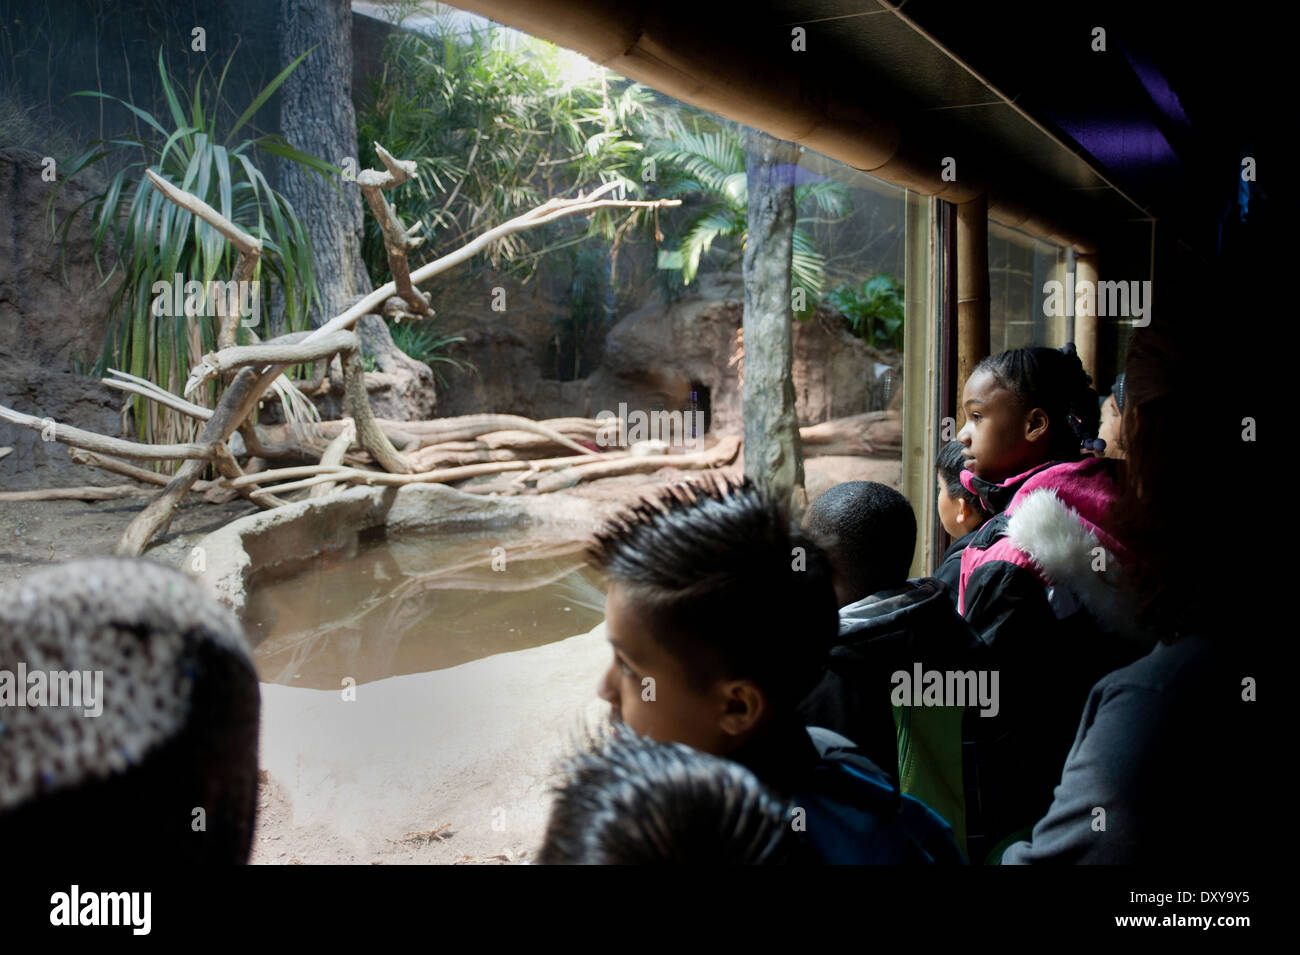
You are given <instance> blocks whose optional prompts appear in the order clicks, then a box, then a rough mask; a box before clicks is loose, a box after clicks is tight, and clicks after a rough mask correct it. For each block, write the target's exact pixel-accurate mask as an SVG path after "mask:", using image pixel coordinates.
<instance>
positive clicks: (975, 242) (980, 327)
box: [957, 196, 989, 407]
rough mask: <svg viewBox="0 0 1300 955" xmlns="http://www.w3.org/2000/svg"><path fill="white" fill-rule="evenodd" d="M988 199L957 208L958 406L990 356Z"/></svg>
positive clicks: (975, 200)
mask: <svg viewBox="0 0 1300 955" xmlns="http://www.w3.org/2000/svg"><path fill="white" fill-rule="evenodd" d="M988 225H989V219H988V198H987V197H986V196H979V197H977V198H975V199H972V200H970V201H969V202H962V203H959V204H958V205H957V404H958V407H960V406H961V402H962V394H963V392H964V390H965V388H966V381H967V379H968V378H970V375H971V372H972V371H974V370H975V366H976V365H978V364H979V363H980V362H981V361H983V360H984V358H985V357H986V356H987V355H988V354H989V236H988Z"/></svg>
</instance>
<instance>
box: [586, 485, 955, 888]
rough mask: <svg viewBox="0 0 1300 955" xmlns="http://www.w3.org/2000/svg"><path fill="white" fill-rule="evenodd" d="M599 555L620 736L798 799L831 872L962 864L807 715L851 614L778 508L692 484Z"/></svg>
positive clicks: (911, 803)
mask: <svg viewBox="0 0 1300 955" xmlns="http://www.w3.org/2000/svg"><path fill="white" fill-rule="evenodd" d="M592 556H593V558H594V560H595V563H596V564H597V565H598V566H600V567H601V568H602V569H603V570H604V572H605V575H606V577H607V579H608V581H609V591H608V594H607V596H606V601H605V626H606V633H607V636H608V639H609V642H610V645H611V647H612V648H613V660H612V661H611V664H610V667H609V670H608V671H607V672H606V674H605V676H604V678H603V679H602V680H601V684H600V688H599V695H600V697H601V699H603V700H605V701H606V702H608V703H609V704H610V707H611V714H610V715H611V718H612V720H613V721H614V722H615V723H616V724H625V725H626V726H627V727H629V728H631V729H632V730H634V731H635V732H637V733H639V734H641V735H643V736H648V737H650V738H652V739H654V740H657V741H660V742H680V743H685V744H687V745H689V746H692V747H694V748H695V749H698V750H700V751H702V752H705V753H711V754H713V755H715V756H723V757H726V758H728V759H731V760H733V761H735V762H738V763H740V764H741V765H743V766H745V767H747V768H748V769H750V770H751V771H752V772H753V773H754V774H755V775H756V776H757V777H758V778H759V779H760V780H761V781H762V782H763V783H764V784H766V785H767V786H769V787H771V788H772V789H773V790H775V791H776V792H777V793H778V794H779V795H781V796H782V797H787V798H791V799H794V800H795V801H796V802H797V803H798V806H799V807H800V809H801V811H802V814H801V815H799V816H798V817H797V818H796V819H795V820H794V822H795V824H796V825H801V824H802V825H806V830H807V837H808V838H809V839H810V840H811V842H812V844H813V845H814V846H815V849H816V851H817V853H818V854H819V855H820V857H821V858H822V859H824V860H825V861H835V862H883V863H889V862H905V861H918V862H931V861H936V860H937V859H943V860H945V861H955V860H959V859H960V856H959V854H958V853H957V850H956V848H955V846H953V844H952V835H951V831H950V830H949V829H948V827H947V826H946V824H944V823H943V821H942V820H941V819H939V817H937V816H935V815H934V813H932V812H930V810H929V809H927V808H926V807H925V806H924V805H922V804H921V803H919V802H916V801H915V800H910V799H909V797H901V799H900V798H899V796H898V793H897V791H896V789H895V788H894V786H893V783H892V780H891V779H890V778H889V777H887V776H885V775H884V774H883V773H882V772H881V770H880V769H879V768H877V767H876V766H874V765H873V764H871V763H870V762H869V761H868V760H866V759H861V758H858V757H857V756H856V755H850V756H846V755H845V754H846V753H848V752H849V751H851V750H853V749H854V747H853V744H852V743H850V742H849V741H848V740H847V739H845V738H843V737H839V736H837V735H836V734H834V733H830V732H829V731H824V730H822V731H818V730H813V731H811V732H810V730H809V729H808V728H807V727H806V726H805V725H804V723H803V721H802V720H801V719H800V717H799V715H798V713H797V710H796V707H797V705H798V704H799V701H800V700H801V699H803V698H804V696H806V695H807V693H808V692H809V691H810V690H811V689H812V688H813V687H814V686H815V685H816V684H817V681H818V680H819V679H820V678H821V675H822V673H823V671H824V668H825V664H826V658H827V653H828V651H829V649H830V647H831V645H832V644H833V643H834V642H835V639H836V634H837V632H838V621H839V616H838V613H837V605H836V598H835V589H834V587H833V585H832V582H831V568H830V565H829V563H828V561H827V558H826V555H825V554H824V553H823V552H822V550H821V549H820V548H819V547H818V546H817V544H815V543H814V542H813V540H812V539H811V538H809V537H808V536H807V535H806V534H804V532H803V531H802V530H800V529H799V528H798V527H797V526H795V525H793V524H792V523H791V521H790V518H789V515H788V514H787V512H786V511H785V510H784V508H783V507H782V506H780V505H779V504H778V503H776V501H775V500H774V499H773V498H772V497H770V496H768V495H766V494H764V493H763V492H761V491H760V490H759V489H758V488H757V487H756V486H755V485H753V484H752V483H750V482H749V481H748V480H742V481H736V480H732V479H727V478H724V477H723V476H721V475H718V474H714V475H711V476H710V477H709V479H708V480H707V481H706V482H704V483H702V484H698V485H691V484H682V485H677V486H675V487H672V488H669V489H667V490H666V491H665V492H664V493H662V494H661V495H659V496H657V497H655V498H653V499H650V500H647V501H643V502H641V503H639V504H637V505H636V506H634V507H633V508H631V509H630V510H629V511H627V512H626V513H625V514H624V515H623V516H621V517H619V518H616V519H615V520H614V521H613V522H611V524H610V525H609V526H608V527H607V528H605V529H604V530H603V531H602V532H601V533H600V534H598V535H597V538H596V540H595V542H594V544H593V547H592ZM814 739H816V742H814ZM850 767H851V768H850Z"/></svg>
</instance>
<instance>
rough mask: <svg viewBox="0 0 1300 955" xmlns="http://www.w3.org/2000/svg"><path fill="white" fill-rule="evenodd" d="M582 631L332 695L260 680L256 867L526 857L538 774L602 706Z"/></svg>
mask: <svg viewBox="0 0 1300 955" xmlns="http://www.w3.org/2000/svg"><path fill="white" fill-rule="evenodd" d="M608 664H609V650H608V644H607V643H606V642H605V640H604V633H603V625H602V626H599V627H597V628H596V629H595V630H593V631H592V632H591V633H589V634H585V635H582V636H577V637H572V638H570V639H568V640H563V641H560V642H559V643H552V644H549V645H547V646H543V647H536V648H533V649H531V650H521V651H518V652H515V653H503V654H498V655H497V656H493V657H488V658H486V659H483V660H476V661H474V662H472V663H467V664H464V665H462V666H458V667H452V668H450V669H446V670H436V671H434V672H432V673H419V674H413V675H409V676H400V677H392V678H390V679H387V680H380V681H377V682H374V683H367V684H363V685H361V686H360V687H357V689H356V699H355V700H352V701H345V700H344V699H343V698H342V694H341V692H335V691H332V690H304V689H295V688H290V687H283V686H274V685H270V684H263V686H262V739H261V754H260V757H261V765H262V767H263V770H264V782H263V786H262V796H261V804H260V806H259V809H260V812H259V820H258V832H257V836H256V839H255V843H254V850H253V859H252V861H253V862H255V863H270V864H276V863H279V864H295V863H317V862H349V863H372V864H393V863H397V864H402V863H497V864H501V863H510V862H523V861H526V860H528V859H529V858H530V856H531V855H532V854H533V853H534V852H535V851H536V848H537V846H538V845H539V843H540V841H541V837H542V833H543V830H544V827H545V822H546V813H547V807H548V804H549V796H548V793H547V781H548V778H549V777H550V776H551V774H552V772H553V770H554V768H555V765H556V761H557V759H558V758H559V757H560V756H561V755H562V754H563V753H564V752H565V750H566V749H567V747H568V746H569V745H571V743H572V741H573V739H574V738H575V736H576V734H578V733H580V732H581V729H582V727H584V726H594V725H595V724H596V723H597V722H599V720H601V719H602V718H603V717H604V715H605V712H606V710H607V709H608V708H607V707H606V706H605V705H604V704H602V703H601V702H600V701H599V700H597V699H596V683H597V680H598V678H599V677H600V674H601V673H602V672H603V671H604V669H605V667H606V666H608Z"/></svg>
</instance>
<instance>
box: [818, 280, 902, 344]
mask: <svg viewBox="0 0 1300 955" xmlns="http://www.w3.org/2000/svg"><path fill="white" fill-rule="evenodd" d="M826 300H827V301H828V302H829V303H830V304H831V305H833V306H835V308H837V309H838V310H839V312H840V314H841V315H843V316H844V318H845V320H846V321H847V322H848V324H849V327H850V328H851V329H853V333H854V334H855V335H857V336H858V337H859V338H861V339H862V340H863V341H865V342H866V343H867V344H869V345H873V346H875V347H876V348H893V349H896V350H899V351H901V350H902V348H903V308H904V299H903V286H902V284H901V283H899V281H898V280H897V279H895V278H894V277H893V276H892V275H888V274H881V275H876V276H873V277H872V278H869V279H867V280H866V281H865V282H863V283H862V284H861V285H852V284H844V285H841V286H840V287H839V288H837V289H835V291H833V292H831V293H830V294H829V295H827V296H826Z"/></svg>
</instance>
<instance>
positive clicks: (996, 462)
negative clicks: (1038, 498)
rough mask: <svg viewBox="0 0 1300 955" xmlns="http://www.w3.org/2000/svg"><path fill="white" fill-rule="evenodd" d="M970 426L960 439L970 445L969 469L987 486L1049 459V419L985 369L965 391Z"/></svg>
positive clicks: (958, 437) (964, 401)
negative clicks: (1025, 405) (988, 483)
mask: <svg viewBox="0 0 1300 955" xmlns="http://www.w3.org/2000/svg"><path fill="white" fill-rule="evenodd" d="M962 410H963V411H964V412H965V413H966V423H965V424H964V425H962V429H961V431H959V432H958V433H957V440H958V441H960V442H961V443H962V444H964V445H965V446H966V467H967V468H969V469H970V470H971V471H973V472H974V473H975V474H976V476H978V477H981V478H983V479H984V480H986V481H1004V480H1006V479H1007V478H1009V477H1012V476H1014V475H1016V474H1020V473H1022V472H1024V471H1028V470H1029V469H1030V468H1032V467H1034V466H1035V465H1039V464H1042V463H1044V462H1045V461H1047V460H1048V455H1049V453H1050V452H1049V451H1048V445H1047V415H1046V413H1045V412H1044V411H1043V409H1041V408H1025V407H1024V404H1023V403H1022V402H1021V401H1020V399H1019V398H1018V397H1016V395H1015V394H1014V393H1013V392H1011V391H1008V390H1007V389H1006V388H1003V387H1002V386H1001V385H999V384H998V382H997V379H996V378H994V377H993V374H992V372H990V371H988V370H986V369H981V370H980V371H977V372H976V373H975V374H973V375H971V376H970V378H968V379H966V388H965V390H964V391H963V392H962Z"/></svg>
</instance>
